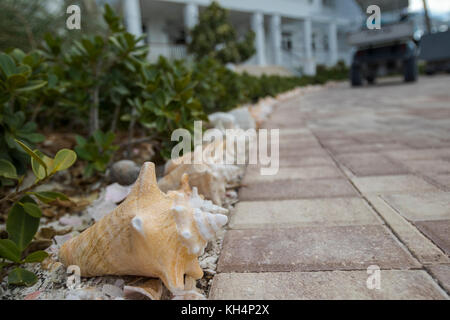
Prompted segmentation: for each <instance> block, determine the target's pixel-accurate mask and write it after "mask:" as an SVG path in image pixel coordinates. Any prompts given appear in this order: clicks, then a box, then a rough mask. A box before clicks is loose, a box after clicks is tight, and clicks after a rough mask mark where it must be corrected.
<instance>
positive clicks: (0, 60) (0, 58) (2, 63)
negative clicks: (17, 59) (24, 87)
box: [0, 52, 16, 77]
mask: <svg viewBox="0 0 450 320" xmlns="http://www.w3.org/2000/svg"><path fill="white" fill-rule="evenodd" d="M0 69H1V71H3V73H4V74H5V76H6V77H9V76H10V75H12V74H14V73H15V72H16V64H15V63H14V60H13V58H11V57H10V56H9V55H7V54H5V53H3V52H0Z"/></svg>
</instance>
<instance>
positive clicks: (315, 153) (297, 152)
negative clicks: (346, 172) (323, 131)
mask: <svg viewBox="0 0 450 320" xmlns="http://www.w3.org/2000/svg"><path fill="white" fill-rule="evenodd" d="M279 156H280V159H282V158H297V159H298V158H302V157H327V156H328V153H327V152H326V151H325V150H324V149H323V148H321V147H310V148H309V147H308V148H289V149H288V148H284V149H281V148H280V150H279Z"/></svg>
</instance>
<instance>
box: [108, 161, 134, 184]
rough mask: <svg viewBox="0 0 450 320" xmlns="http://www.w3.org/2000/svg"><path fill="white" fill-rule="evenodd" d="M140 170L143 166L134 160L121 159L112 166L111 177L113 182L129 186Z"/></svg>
mask: <svg viewBox="0 0 450 320" xmlns="http://www.w3.org/2000/svg"><path fill="white" fill-rule="evenodd" d="M140 170H141V168H140V167H139V166H138V165H137V164H136V163H134V162H133V161H131V160H120V161H118V162H116V163H114V164H113V165H112V166H111V170H110V172H109V179H110V181H111V182H117V183H119V184H121V185H125V186H128V185H130V184H133V183H134V182H135V181H136V179H137V177H138V176H139V171H140Z"/></svg>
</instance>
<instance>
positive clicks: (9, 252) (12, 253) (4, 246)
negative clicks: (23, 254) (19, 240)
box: [0, 239, 20, 262]
mask: <svg viewBox="0 0 450 320" xmlns="http://www.w3.org/2000/svg"><path fill="white" fill-rule="evenodd" d="M0 257H2V258H6V259H8V260H11V261H13V262H19V261H20V249H19V248H18V247H17V245H16V244H15V243H14V242H12V241H11V240H9V239H1V240H0Z"/></svg>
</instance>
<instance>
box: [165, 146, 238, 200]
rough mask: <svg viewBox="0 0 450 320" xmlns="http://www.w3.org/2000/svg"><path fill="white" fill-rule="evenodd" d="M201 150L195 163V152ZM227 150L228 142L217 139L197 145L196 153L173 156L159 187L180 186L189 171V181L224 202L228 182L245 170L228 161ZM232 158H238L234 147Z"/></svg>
mask: <svg viewBox="0 0 450 320" xmlns="http://www.w3.org/2000/svg"><path fill="white" fill-rule="evenodd" d="M199 152H202V156H201V159H202V161H201V163H194V162H195V161H194V159H195V153H199ZM227 152H229V151H228V150H227V148H226V143H225V142H224V141H218V142H213V143H210V144H208V145H206V146H205V147H204V148H203V150H201V149H200V148H196V149H195V151H194V153H191V152H190V153H188V154H185V155H184V156H183V157H180V158H177V159H175V160H170V161H169V162H167V164H166V168H165V176H164V177H163V178H162V179H160V180H159V181H158V186H159V188H160V189H161V190H162V191H165V192H167V191H169V190H176V189H178V188H179V186H180V183H181V178H182V176H183V174H184V173H187V174H188V175H189V183H190V185H192V186H195V187H197V189H198V191H199V192H200V194H202V195H203V196H205V198H207V199H210V200H212V201H213V202H214V203H215V204H217V205H219V206H220V205H222V202H223V199H225V194H226V187H227V185H228V184H232V183H234V182H236V181H237V180H238V177H239V175H240V174H242V171H243V170H242V168H241V167H239V166H236V165H233V164H225V161H224V159H226V157H227ZM229 158H230V159H234V158H235V154H234V150H233V151H232V152H230V154H229Z"/></svg>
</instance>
